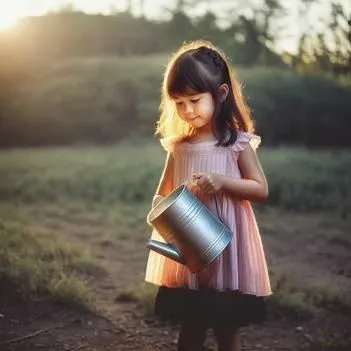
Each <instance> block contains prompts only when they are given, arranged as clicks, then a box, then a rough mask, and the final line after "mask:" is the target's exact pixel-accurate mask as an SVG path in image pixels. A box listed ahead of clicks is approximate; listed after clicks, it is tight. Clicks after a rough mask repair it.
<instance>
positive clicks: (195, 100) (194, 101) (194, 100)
mask: <svg viewBox="0 0 351 351" xmlns="http://www.w3.org/2000/svg"><path fill="white" fill-rule="evenodd" d="M199 100H200V99H192V100H190V101H191V102H192V103H194V104H196V103H197V102H198V101H199Z"/></svg>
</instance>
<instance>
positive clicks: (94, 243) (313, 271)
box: [0, 210, 351, 351]
mask: <svg viewBox="0 0 351 351" xmlns="http://www.w3.org/2000/svg"><path fill="white" fill-rule="evenodd" d="M257 217H258V220H259V223H260V228H261V233H262V238H263V243H264V247H265V251H266V255H267V260H268V262H269V264H270V265H274V267H276V273H275V274H279V275H280V276H281V277H283V278H282V279H281V284H283V283H284V279H288V280H289V281H291V282H293V284H295V285H299V286H305V287H309V286H311V287H313V288H314V289H321V291H322V290H323V289H328V287H330V286H332V288H333V289H334V290H335V289H339V288H340V289H341V288H342V289H345V291H347V290H349V289H350V288H351V282H350V277H351V260H350V253H349V252H350V247H351V242H350V241H349V240H348V239H346V236H345V233H350V230H351V222H350V221H347V220H342V219H338V218H333V216H328V215H325V214H323V215H322V214H308V215H307V214H299V215H297V214H292V213H286V212H278V211H276V210H274V211H265V212H262V213H261V212H260V213H258V214H257ZM31 220H32V221H33V222H34V221H35V222H36V223H42V225H43V226H44V227H47V228H50V229H51V230H53V232H55V233H56V234H57V235H60V236H61V237H63V238H64V239H65V240H69V241H71V242H72V243H74V244H76V243H80V244H82V243H83V244H84V245H89V247H90V249H91V252H92V254H93V256H94V257H95V259H96V260H97V262H98V263H99V264H100V265H101V266H102V267H104V268H105V272H104V271H101V272H100V273H99V274H97V276H96V277H94V279H92V280H91V283H90V284H91V286H92V288H93V291H94V292H95V294H96V301H95V303H94V307H93V308H92V310H91V311H87V310H85V309H77V308H75V307H74V308H73V307H69V306H66V305H63V304H59V303H52V302H49V301H46V300H42V301H33V302H30V303H29V302H27V303H24V302H21V300H20V299H18V298H17V297H16V296H15V295H14V294H13V293H11V294H8V295H4V296H1V298H0V350H1V351H38V350H45V351H54V350H57V351H58V350H67V351H77V350H84V351H93V350H95V351H102V350H106V351H107V350H111V351H117V350H118V351H119V350H120V351H126V350H144V351H151V350H155V351H156V350H175V349H176V338H177V333H178V329H177V327H176V326H171V325H167V324H163V323H161V322H159V321H158V320H156V319H155V318H154V317H153V316H152V315H148V314H145V312H144V310H143V309H141V308H140V305H139V304H138V301H135V299H134V298H133V297H132V296H130V298H128V294H124V295H123V293H124V292H125V291H126V288H128V287H130V286H133V285H135V284H138V283H140V282H142V280H143V274H144V269H145V264H146V259H147V250H146V248H145V245H146V242H147V239H148V235H149V234H148V233H145V235H142V236H141V238H142V239H140V240H135V238H132V237H128V236H125V235H122V236H119V237H118V238H117V239H116V240H114V241H109V240H98V238H97V236H96V233H99V230H100V229H101V228H100V227H99V226H101V225H103V224H101V223H93V222H91V223H84V222H82V221H81V220H80V221H78V220H77V221H75V220H74V218H73V219H72V218H69V220H68V219H67V218H61V217H59V216H55V215H47V214H41V213H40V212H36V213H35V214H34V213H32V214H31ZM105 229H106V228H105ZM284 277H285V278H284ZM3 290H4V291H5V290H7V291H11V290H10V289H3ZM334 290H333V291H334ZM123 296H124V298H123ZM344 312H345V311H342V310H340V311H339V310H337V309H333V310H332V311H331V310H321V311H320V312H318V314H317V315H315V316H314V317H313V318H305V319H301V318H300V319H296V318H291V316H290V314H287V315H286V316H285V314H284V313H280V314H279V313H276V312H275V313H270V314H269V318H268V321H267V322H266V323H265V324H264V325H261V326H251V327H247V328H243V329H242V333H241V340H242V349H243V350H251V351H258V350H270V351H275V350H276V351H284V350H291V351H300V350H309V351H332V350H333V351H346V350H350V349H351V347H350V345H351V333H350V331H349V330H348V329H347V328H349V322H350V314H348V313H344ZM205 349H206V350H215V341H214V338H213V335H212V332H211V331H209V332H208V338H207V341H206V347H205Z"/></svg>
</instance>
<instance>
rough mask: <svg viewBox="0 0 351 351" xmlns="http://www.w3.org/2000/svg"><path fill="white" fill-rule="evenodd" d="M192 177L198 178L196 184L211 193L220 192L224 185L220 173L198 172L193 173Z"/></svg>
mask: <svg viewBox="0 0 351 351" xmlns="http://www.w3.org/2000/svg"><path fill="white" fill-rule="evenodd" d="M192 179H193V180H196V182H195V184H196V185H197V186H198V187H200V189H201V190H202V191H203V192H205V193H206V194H209V195H212V194H215V193H217V192H219V191H220V190H221V189H222V187H223V181H222V178H221V176H220V174H214V173H202V172H198V173H194V174H193V177H192Z"/></svg>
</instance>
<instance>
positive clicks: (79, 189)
mask: <svg viewBox="0 0 351 351" xmlns="http://www.w3.org/2000/svg"><path fill="white" fill-rule="evenodd" d="M131 145H133V146H131ZM259 157H260V159H261V161H262V165H263V168H264V170H265V172H266V174H267V178H268V182H269V187H270V200H269V202H268V203H266V204H257V205H256V204H255V205H254V206H255V210H256V213H257V217H258V223H259V226H260V229H261V233H262V238H263V242H264V246H265V250H266V255H267V261H268V264H269V270H270V276H271V282H272V288H273V292H274V294H273V295H272V298H271V299H270V311H271V313H273V314H274V315H275V316H276V317H278V318H282V319H284V320H285V319H286V318H289V319H292V320H295V319H297V320H301V319H302V320H306V319H307V320H310V321H313V320H315V321H317V322H318V319H316V318H318V315H319V314H320V313H321V311H327V312H326V313H327V314H329V313H333V314H334V315H336V316H339V315H345V314H346V315H350V313H351V300H350V296H349V294H348V291H349V289H350V288H351V286H350V283H349V282H350V277H351V264H350V260H349V250H350V248H351V237H350V230H351V221H350V216H349V214H350V208H351V190H350V189H351V178H350V177H349V170H350V169H351V154H350V153H349V152H348V151H311V150H307V149H302V148H294V149H293V148H277V149H269V148H265V147H262V148H261V149H260V150H259ZM164 158H165V152H164V151H163V150H162V148H161V147H160V146H159V145H158V143H157V141H155V140H154V141H150V140H144V141H139V142H134V143H124V144H119V145H115V146H109V147H107V146H106V147H59V148H37V149H35V148H33V149H11V150H2V151H1V152H0V174H1V183H0V241H1V247H0V283H1V284H2V287H3V290H4V287H7V288H6V289H5V291H8V292H10V294H11V292H12V291H13V289H15V290H16V291H18V292H19V294H20V295H21V296H22V297H24V298H25V299H26V300H27V299H28V298H31V299H32V298H34V299H35V298H38V297H40V296H46V297H47V298H48V299H52V300H54V301H56V300H58V301H61V302H65V303H68V304H77V303H78V304H80V305H85V306H90V307H92V308H94V304H95V302H94V301H96V298H97V300H98V301H101V299H102V300H103V301H105V299H106V296H104V294H103V293H102V292H103V290H101V289H102V288H101V286H103V285H104V284H105V285H106V283H103V280H104V279H105V278H104V277H108V282H109V283H108V284H109V286H111V287H112V291H111V293H112V294H116V295H115V296H116V301H117V303H124V302H128V301H134V302H136V303H137V304H138V306H139V307H140V309H142V310H144V311H145V313H146V315H148V314H149V313H150V312H151V309H152V304H153V299H154V294H155V287H154V286H150V285H145V284H144V283H143V277H144V272H145V265H146V260H147V250H146V242H147V240H148V238H149V235H150V227H148V225H147V224H146V221H145V218H146V215H147V212H148V210H149V209H150V205H151V198H152V195H153V193H154V191H155V187H156V186H157V183H158V180H159V177H160V174H161V170H162V167H163V163H164ZM100 285H101V286H100ZM92 288H93V289H92ZM92 290H93V291H92ZM101 291H102V292H101ZM101 294H102V295H101ZM106 294H107V292H106ZM99 299H100V300H99ZM109 299H111V297H109ZM106 301H107V300H106ZM105 303H107V302H105ZM100 304H101V302H100ZM276 317H275V318H276ZM337 318H339V317H337ZM318 323H319V322H318ZM328 338H329V336H328ZM328 338H327V337H326V339H325V340H327V339H328ZM323 340H324V339H323ZM323 340H322V341H321V345H322V346H318V347H319V348H316V349H315V350H318V351H319V350H332V349H323V347H324V346H323V345H325V343H326V342H327V341H325V340H324V341H323ZM328 340H329V339H328ZM333 340H334V337H333ZM318 342H319V341H318ZM328 342H329V341H328ZM333 342H334V344H333V345H336V344H335V342H336V341H333ZM316 343H317V341H316ZM316 345H317V344H316ZM347 345H349V344H347Z"/></svg>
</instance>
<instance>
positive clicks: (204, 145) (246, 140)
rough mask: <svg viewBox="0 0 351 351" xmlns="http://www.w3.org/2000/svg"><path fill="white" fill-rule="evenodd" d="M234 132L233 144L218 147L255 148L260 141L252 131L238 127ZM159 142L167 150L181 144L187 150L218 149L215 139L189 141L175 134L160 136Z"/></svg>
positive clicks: (241, 149)
mask: <svg viewBox="0 0 351 351" xmlns="http://www.w3.org/2000/svg"><path fill="white" fill-rule="evenodd" d="M236 132H237V138H236V141H235V143H234V144H232V145H229V146H225V147H224V146H220V147H219V148H221V149H231V150H233V151H236V152H239V151H243V150H244V149H245V148H246V147H247V146H248V145H251V147H252V148H253V149H254V150H256V149H257V148H258V147H259V145H260V143H261V137H260V136H258V135H256V134H254V133H251V132H245V131H242V130H239V129H237V131H236ZM160 143H161V145H162V147H163V148H164V149H165V150H166V151H167V152H174V151H175V150H176V148H177V146H182V147H181V149H187V150H217V149H218V147H217V146H216V144H217V141H204V142H196V143H190V142H188V141H186V140H185V139H184V138H182V137H176V136H170V137H166V138H161V139H160Z"/></svg>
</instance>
